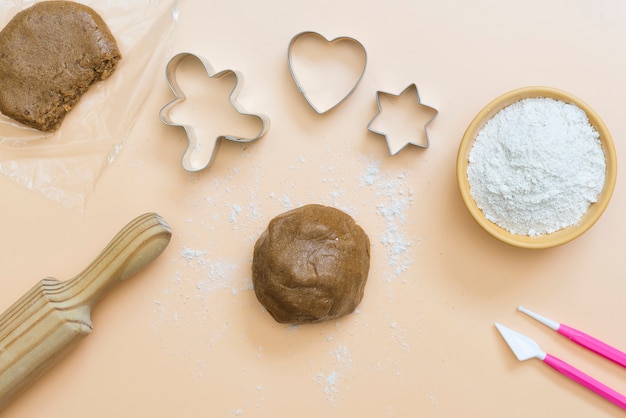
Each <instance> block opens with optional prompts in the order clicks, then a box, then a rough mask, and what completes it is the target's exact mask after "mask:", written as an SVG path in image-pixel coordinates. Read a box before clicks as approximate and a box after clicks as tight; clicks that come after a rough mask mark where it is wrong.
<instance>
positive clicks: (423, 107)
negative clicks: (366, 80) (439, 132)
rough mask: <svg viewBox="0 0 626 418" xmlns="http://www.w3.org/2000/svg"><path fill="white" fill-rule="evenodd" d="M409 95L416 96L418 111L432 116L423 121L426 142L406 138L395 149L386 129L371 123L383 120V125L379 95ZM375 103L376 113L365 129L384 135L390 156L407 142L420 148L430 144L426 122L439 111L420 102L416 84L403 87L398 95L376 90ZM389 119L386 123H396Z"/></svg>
mask: <svg viewBox="0 0 626 418" xmlns="http://www.w3.org/2000/svg"><path fill="white" fill-rule="evenodd" d="M411 95H415V97H416V99H417V101H416V102H415V103H416V104H417V106H418V109H419V111H420V112H424V111H425V112H427V113H430V114H432V116H430V117H429V118H428V120H427V121H426V122H425V123H424V138H425V140H426V142H425V143H424V142H417V141H415V140H408V141H406V142H404V144H403V145H401V146H399V147H397V148H395V149H394V146H393V144H392V141H391V140H390V138H389V136H390V133H389V132H388V131H387V130H386V129H385V130H377V129H375V128H373V127H372V125H373V124H374V123H375V122H378V123H380V122H381V121H382V122H383V123H382V124H383V125H384V119H385V113H384V111H383V110H384V109H383V106H381V103H380V97H381V96H387V97H389V98H390V99H391V100H400V99H402V98H409V96H411ZM376 104H377V106H378V113H377V114H376V115H375V116H374V118H373V119H372V120H371V121H370V122H369V123H368V124H367V129H368V130H369V131H370V132H373V133H375V134H378V135H383V136H384V137H385V140H386V141H387V147H388V148H389V153H390V154H391V155H392V156H394V155H396V154H397V153H399V152H400V151H402V150H403V149H404V148H405V147H406V146H407V145H409V144H411V145H415V146H418V147H420V148H428V147H429V145H430V140H429V138H428V130H427V129H426V127H427V126H428V124H429V123H430V122H432V121H433V119H435V117H436V116H437V114H438V113H439V112H438V111H437V109H434V108H432V107H430V106H426V105H423V104H422V102H421V100H420V96H419V93H418V91H417V86H416V85H415V83H413V84H410V85H409V86H408V87H407V88H405V89H404V90H403V91H402V92H401V93H400V94H398V95H395V94H391V93H385V92H382V91H377V92H376ZM389 119H390V120H389V122H388V123H389V124H390V125H393V124H395V123H397V121H395V120H394V121H391V119H393V118H389Z"/></svg>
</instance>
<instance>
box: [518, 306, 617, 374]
mask: <svg viewBox="0 0 626 418" xmlns="http://www.w3.org/2000/svg"><path fill="white" fill-rule="evenodd" d="M517 309H518V310H519V311H520V312H523V313H525V314H526V315H528V316H530V317H531V318H534V319H536V320H537V321H539V322H541V323H542V324H544V325H546V326H548V327H549V328H552V329H553V330H555V331H556V332H558V333H559V334H561V335H564V336H566V337H567V338H569V339H570V340H572V341H574V342H575V343H576V344H578V345H580V346H582V347H585V348H586V349H588V350H590V351H593V352H594V353H596V354H598V355H600V356H602V357H604V358H606V359H608V360H611V361H612V362H614V363H617V364H619V365H620V366H622V367H626V353H624V352H622V351H620V350H618V349H617V348H614V347H611V346H610V345H608V344H607V343H605V342H602V341H600V340H598V339H597V338H594V337H592V336H591V335H588V334H585V333H584V332H582V331H579V330H577V329H574V328H572V327H569V326H567V325H565V324H560V323H558V322H556V321H553V320H551V319H548V318H546V317H544V316H541V315H539V314H536V313H534V312H531V311H529V310H528V309H526V308H524V307H523V306H520V307H518V308H517Z"/></svg>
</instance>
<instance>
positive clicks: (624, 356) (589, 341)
mask: <svg viewBox="0 0 626 418" xmlns="http://www.w3.org/2000/svg"><path fill="white" fill-rule="evenodd" d="M557 331H558V332H559V334H561V335H564V336H566V337H567V338H569V339H570V340H572V341H574V342H575V343H576V344H579V345H581V346H583V347H585V348H588V349H589V350H591V351H593V352H594V353H596V354H599V355H601V356H602V357H605V358H607V359H609V360H611V361H613V362H615V363H617V364H619V365H620V366H622V367H626V353H623V352H622V351H620V350H618V349H617V348H614V347H611V346H610V345H608V344H606V343H603V342H602V341H600V340H598V339H596V338H594V337H592V336H591V335H588V334H585V333H584V332H582V331H578V330H577V329H574V328H571V327H568V326H567V325H564V324H561V325H560V326H559V329H558V330H557Z"/></svg>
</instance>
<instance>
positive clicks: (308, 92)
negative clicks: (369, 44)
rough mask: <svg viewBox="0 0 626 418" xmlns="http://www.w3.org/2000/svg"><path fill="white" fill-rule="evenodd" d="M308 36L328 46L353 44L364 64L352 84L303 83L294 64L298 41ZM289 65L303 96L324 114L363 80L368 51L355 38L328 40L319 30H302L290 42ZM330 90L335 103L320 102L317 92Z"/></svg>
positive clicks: (340, 101)
mask: <svg viewBox="0 0 626 418" xmlns="http://www.w3.org/2000/svg"><path fill="white" fill-rule="evenodd" d="M307 38H309V39H313V40H317V41H322V42H323V43H325V44H327V45H328V46H333V45H338V44H341V43H345V44H349V45H351V46H352V47H353V49H354V51H355V52H356V53H357V54H359V55H360V58H361V60H362V64H361V65H362V68H360V73H359V74H358V76H357V77H356V79H354V80H351V81H350V82H349V84H350V85H346V86H344V88H343V89H337V88H333V87H330V88H327V85H318V84H316V85H314V86H305V85H303V80H301V79H300V77H299V76H298V70H297V69H296V68H295V66H294V59H295V57H296V55H297V52H296V51H295V50H296V48H297V47H298V43H299V42H301V41H304V40H306V39H307ZM316 58H317V57H314V58H313V60H315V59H316ZM287 65H288V66H289V72H290V73H291V77H292V78H293V81H294V82H295V84H296V87H297V88H298V90H299V91H300V93H301V94H302V96H304V98H305V100H306V101H307V103H308V104H309V105H310V106H311V107H312V108H313V109H314V110H315V111H316V112H317V113H319V114H323V113H326V112H328V111H329V110H331V109H333V108H335V107H337V106H338V105H339V104H340V103H342V102H343V101H344V100H346V99H347V98H348V96H350V95H351V94H352V92H353V91H354V90H355V89H356V88H357V86H358V85H359V83H360V82H361V79H362V78H363V74H365V67H366V66H367V52H366V51H365V47H364V46H363V45H362V44H361V43H360V42H359V41H357V40H356V39H354V38H350V37H348V36H341V37H338V38H335V39H333V40H328V39H326V38H325V37H324V36H322V35H320V34H319V33H317V32H311V31H306V32H300V33H299V34H297V35H295V36H294V37H293V38H291V41H290V42H289V47H288V49H287ZM327 81H328V80H327ZM324 84H326V83H324ZM329 84H330V83H329ZM307 87H308V88H307ZM328 90H332V91H331V92H330V93H331V94H332V95H333V96H335V100H334V103H331V104H327V105H323V104H321V103H319V102H318V100H317V99H316V98H314V95H315V94H317V93H320V92H327V93H328Z"/></svg>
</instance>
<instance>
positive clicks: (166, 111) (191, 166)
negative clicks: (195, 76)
mask: <svg viewBox="0 0 626 418" xmlns="http://www.w3.org/2000/svg"><path fill="white" fill-rule="evenodd" d="M185 59H196V60H198V61H200V63H201V64H202V65H203V66H204V70H205V71H206V73H207V75H208V76H209V78H217V79H219V78H222V77H226V76H228V75H231V74H232V75H234V76H235V79H236V82H235V87H234V88H233V90H232V92H231V93H230V96H229V98H228V100H229V102H230V105H231V106H232V107H233V108H234V109H235V110H236V111H237V112H238V113H239V114H241V115H244V116H253V117H256V118H258V119H259V120H260V121H261V129H260V130H259V132H258V133H257V135H256V136H254V137H252V138H244V137H239V136H233V135H219V136H218V137H217V138H215V145H214V147H213V149H212V152H211V154H210V157H209V158H208V160H206V161H201V162H199V163H198V159H195V158H194V154H195V152H196V150H197V149H198V147H199V141H198V136H197V133H196V130H195V128H194V127H193V126H191V125H183V124H178V123H176V122H175V121H173V120H172V119H171V117H170V111H171V110H172V109H173V108H174V107H175V106H176V105H178V104H180V103H182V102H184V101H185V99H186V96H185V93H184V92H183V91H182V89H181V88H180V86H179V84H178V81H177V80H176V70H177V68H178V66H179V64H180V63H181V62H182V61H183V60H185ZM165 77H166V80H167V84H168V86H169V87H170V89H171V90H172V92H173V93H174V95H175V98H174V100H172V101H171V102H169V103H168V104H166V105H165V106H163V108H162V109H161V110H160V112H159V118H160V119H161V122H163V123H164V124H166V125H168V126H178V127H182V128H184V129H185V133H186V134H187V139H188V145H187V148H186V149H185V151H184V153H183V157H182V165H183V168H184V169H185V170H187V171H190V172H195V171H200V170H203V169H205V168H207V167H208V166H209V165H211V163H212V162H213V159H214V158H215V155H216V154H217V151H218V148H219V145H220V144H221V142H222V140H223V139H226V140H229V141H234V142H252V141H255V140H257V139H260V138H261V137H263V136H264V135H265V134H266V133H267V131H268V130H269V128H270V120H269V118H268V117H267V116H265V115H263V114H259V113H257V114H254V113H247V112H246V111H245V110H244V109H243V107H242V106H241V105H240V104H239V103H238V102H237V97H238V95H239V91H240V90H241V88H242V86H243V75H242V74H241V73H240V72H238V71H234V70H223V71H220V72H218V73H216V72H215V71H214V70H213V67H212V66H211V64H209V62H208V61H207V60H206V59H205V58H204V57H201V56H198V55H195V54H192V53H189V52H181V53H179V54H177V55H175V56H174V57H172V59H170V61H169V62H168V63H167V66H166V69H165Z"/></svg>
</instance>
